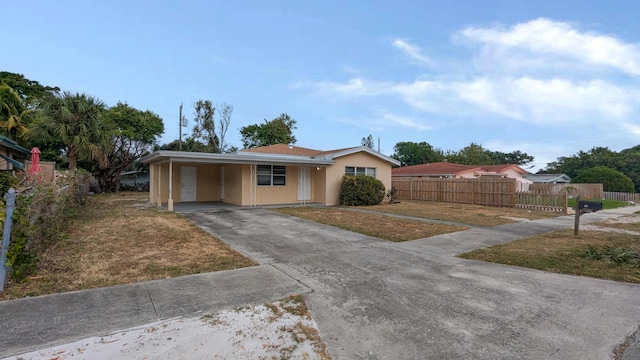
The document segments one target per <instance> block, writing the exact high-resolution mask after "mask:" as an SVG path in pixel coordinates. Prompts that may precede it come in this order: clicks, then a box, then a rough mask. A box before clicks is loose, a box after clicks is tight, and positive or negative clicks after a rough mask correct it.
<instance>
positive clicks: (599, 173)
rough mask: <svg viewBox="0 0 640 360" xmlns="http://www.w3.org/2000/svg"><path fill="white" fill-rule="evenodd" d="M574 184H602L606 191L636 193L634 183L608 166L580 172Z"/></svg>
mask: <svg viewBox="0 0 640 360" xmlns="http://www.w3.org/2000/svg"><path fill="white" fill-rule="evenodd" d="M572 182H574V183H577V184H579V183H581V184H602V188H603V190H604V191H618V192H630V193H632V192H635V186H634V185H633V181H631V178H629V177H628V176H627V175H625V174H623V173H621V172H620V171H618V170H614V169H611V168H608V167H606V166H596V167H592V168H588V169H584V170H582V171H580V172H578V175H577V176H576V177H574V178H573V180H572Z"/></svg>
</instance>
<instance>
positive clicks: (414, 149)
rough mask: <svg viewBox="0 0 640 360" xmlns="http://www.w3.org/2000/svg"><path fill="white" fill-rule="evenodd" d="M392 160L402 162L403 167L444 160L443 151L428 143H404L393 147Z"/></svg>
mask: <svg viewBox="0 0 640 360" xmlns="http://www.w3.org/2000/svg"><path fill="white" fill-rule="evenodd" d="M393 150H394V153H393V155H391V157H392V158H394V159H396V160H398V161H400V163H402V166H412V165H420V164H426V163H432V162H439V161H442V160H444V154H443V152H442V150H440V149H437V148H434V147H433V146H431V145H429V144H428V143H426V142H424V141H423V142H420V143H415V142H411V141H402V142H399V143H397V144H396V146H394V147H393Z"/></svg>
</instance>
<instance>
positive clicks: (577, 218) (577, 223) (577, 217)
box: [573, 196, 582, 236]
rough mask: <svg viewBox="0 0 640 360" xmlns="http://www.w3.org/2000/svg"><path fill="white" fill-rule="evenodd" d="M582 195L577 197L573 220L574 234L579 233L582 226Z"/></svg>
mask: <svg viewBox="0 0 640 360" xmlns="http://www.w3.org/2000/svg"><path fill="white" fill-rule="evenodd" d="M578 204H580V196H578V197H576V215H575V218H574V220H573V235H574V236H575V235H578V228H579V227H580V215H582V211H580V206H578Z"/></svg>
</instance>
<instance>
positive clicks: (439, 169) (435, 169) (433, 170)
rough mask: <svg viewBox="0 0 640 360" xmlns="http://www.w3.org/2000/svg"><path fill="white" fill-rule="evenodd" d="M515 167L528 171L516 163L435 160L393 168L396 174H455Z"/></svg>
mask: <svg viewBox="0 0 640 360" xmlns="http://www.w3.org/2000/svg"><path fill="white" fill-rule="evenodd" d="M509 169H514V170H515V171H517V172H519V173H521V174H527V171H526V170H524V169H522V168H521V167H520V166H518V165H515V164H507V165H463V164H454V163H450V162H435V163H428V164H421V165H413V166H405V167H401V168H395V169H393V170H392V174H393V175H394V176H425V175H427V176H455V175H457V174H458V173H460V172H463V171H478V172H483V173H501V172H504V171H506V170H509Z"/></svg>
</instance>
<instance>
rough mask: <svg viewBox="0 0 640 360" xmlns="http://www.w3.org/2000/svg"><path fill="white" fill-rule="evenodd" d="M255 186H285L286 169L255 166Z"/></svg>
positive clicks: (283, 167)
mask: <svg viewBox="0 0 640 360" xmlns="http://www.w3.org/2000/svg"><path fill="white" fill-rule="evenodd" d="M267 180H268V183H267ZM256 185H257V186H287V167H286V166H285V165H256Z"/></svg>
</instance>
